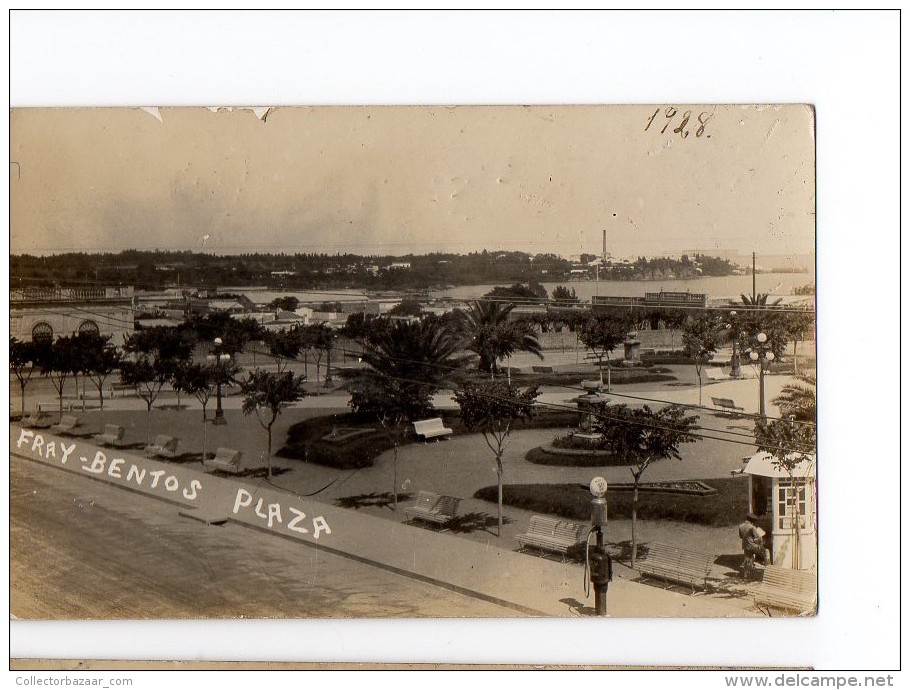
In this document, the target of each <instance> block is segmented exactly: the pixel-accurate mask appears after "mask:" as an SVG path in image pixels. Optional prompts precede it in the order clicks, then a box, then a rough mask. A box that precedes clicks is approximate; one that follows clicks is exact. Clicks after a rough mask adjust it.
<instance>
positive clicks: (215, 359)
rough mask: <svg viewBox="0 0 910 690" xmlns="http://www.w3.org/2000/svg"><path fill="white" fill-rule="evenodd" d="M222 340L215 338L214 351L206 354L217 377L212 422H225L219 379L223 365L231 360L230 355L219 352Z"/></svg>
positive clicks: (222, 374)
mask: <svg viewBox="0 0 910 690" xmlns="http://www.w3.org/2000/svg"><path fill="white" fill-rule="evenodd" d="M222 344H223V341H222V340H221V338H215V351H214V352H213V353H212V354H210V355H209V356H208V360H209V361H210V362H212V363H213V364H214V365H215V366H216V367H217V378H216V380H215V417H214V419H212V424H218V425H220V424H227V420H226V419H225V418H224V409H223V408H222V407H221V381H222V379H223V378H224V367H225V365H226V364H227V363H228V362H230V361H231V356H230V355H229V354H227V353H226V352H220V350H221V346H222Z"/></svg>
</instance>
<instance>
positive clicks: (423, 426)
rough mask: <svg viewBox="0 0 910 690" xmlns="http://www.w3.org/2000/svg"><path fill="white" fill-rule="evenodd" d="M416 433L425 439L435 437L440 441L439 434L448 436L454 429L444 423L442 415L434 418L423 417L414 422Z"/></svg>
mask: <svg viewBox="0 0 910 690" xmlns="http://www.w3.org/2000/svg"><path fill="white" fill-rule="evenodd" d="M414 433H416V434H417V437H418V438H421V437H423V440H424V441H427V440H428V439H431V438H435V439H436V440H437V441H438V440H439V438H438V437H439V436H448V435H449V434H451V433H452V430H451V429H449V428H448V427H446V426H445V425H443V423H442V417H435V418H434V419H423V420H421V421H419V422H414Z"/></svg>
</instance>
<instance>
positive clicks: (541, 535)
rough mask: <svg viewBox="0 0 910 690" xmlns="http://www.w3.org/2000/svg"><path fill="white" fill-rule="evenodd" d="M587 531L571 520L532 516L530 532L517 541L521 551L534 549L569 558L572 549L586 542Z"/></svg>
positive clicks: (519, 536) (517, 538) (520, 536)
mask: <svg viewBox="0 0 910 690" xmlns="http://www.w3.org/2000/svg"><path fill="white" fill-rule="evenodd" d="M585 530H586V526H585V525H582V524H578V523H576V522H571V521H569V520H563V519H560V518H554V517H547V516H545V515H532V516H531V524H530V525H529V526H528V531H527V532H526V533H525V534H519V535H518V536H517V537H515V539H516V540H517V541H518V543H519V544H520V545H521V549H525V548H528V547H532V548H535V549H539V550H541V551H549V552H551V553H558V554H562V555H563V556H567V555H568V553H569V550H570V549H571V548H572V547H574V546H575V545H577V544H579V543H580V542H582V541H584V539H585ZM521 549H520V550H521Z"/></svg>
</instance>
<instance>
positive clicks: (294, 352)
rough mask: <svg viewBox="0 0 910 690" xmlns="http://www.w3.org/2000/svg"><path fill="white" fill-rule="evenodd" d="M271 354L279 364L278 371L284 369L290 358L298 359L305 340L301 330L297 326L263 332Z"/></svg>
mask: <svg viewBox="0 0 910 690" xmlns="http://www.w3.org/2000/svg"><path fill="white" fill-rule="evenodd" d="M263 339H264V340H265V344H266V347H268V350H269V354H270V355H271V356H272V358H273V359H274V360H275V364H277V365H278V371H279V372H281V371H284V369H285V367H287V363H288V360H292V359H297V358H298V357H299V356H300V351H301V350H302V349H303V345H304V341H303V337H302V334H301V331H300V329H299V328H297V327H292V328H289V329H287V330H280V331H265V332H264V333H263Z"/></svg>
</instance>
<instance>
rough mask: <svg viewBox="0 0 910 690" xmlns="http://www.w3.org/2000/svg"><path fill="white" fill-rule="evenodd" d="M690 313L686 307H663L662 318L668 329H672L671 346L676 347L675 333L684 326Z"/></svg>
mask: <svg viewBox="0 0 910 690" xmlns="http://www.w3.org/2000/svg"><path fill="white" fill-rule="evenodd" d="M687 318H688V315H687V314H686V311H685V310H684V309H672V308H670V309H662V310H661V315H660V319H661V321H663V322H664V325H665V326H666V327H667V330H669V331H670V348H671V349H672V348H674V347H675V343H674V333H675V332H676V331H678V330H679V329H680V328H683V327H684V325H685V323H686V319H687Z"/></svg>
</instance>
